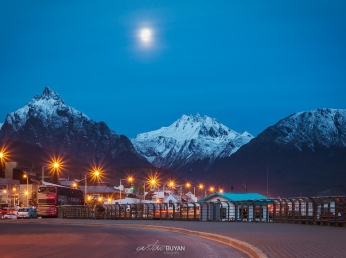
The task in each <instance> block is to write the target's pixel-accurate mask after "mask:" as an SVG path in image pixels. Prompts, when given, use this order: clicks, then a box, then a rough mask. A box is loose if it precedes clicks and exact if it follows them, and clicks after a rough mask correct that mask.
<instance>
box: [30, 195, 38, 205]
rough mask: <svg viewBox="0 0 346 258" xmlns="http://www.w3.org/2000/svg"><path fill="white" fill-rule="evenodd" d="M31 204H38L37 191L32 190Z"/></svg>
mask: <svg viewBox="0 0 346 258" xmlns="http://www.w3.org/2000/svg"><path fill="white" fill-rule="evenodd" d="M29 205H30V206H37V193H36V192H32V193H31V196H30V199H29Z"/></svg>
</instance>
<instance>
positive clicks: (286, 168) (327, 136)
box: [209, 108, 346, 196]
mask: <svg viewBox="0 0 346 258" xmlns="http://www.w3.org/2000/svg"><path fill="white" fill-rule="evenodd" d="M345 157H346V110H345V109H330V108H323V109H316V110H310V111H305V112H298V113H295V114H292V115H290V116H288V117H286V118H284V119H282V120H280V121H278V122H277V123H276V124H275V125H273V126H270V127H268V128H267V129H266V130H264V131H263V132H262V133H260V134H259V135H258V136H257V137H256V138H254V139H253V140H252V141H251V142H249V143H248V144H246V145H244V146H242V147H241V148H240V149H239V150H238V151H237V152H236V153H234V154H233V155H231V156H230V157H228V158H224V159H220V160H217V161H216V162H215V163H214V164H213V165H212V166H211V167H210V168H209V172H212V173H209V174H210V180H211V178H212V179H214V180H218V181H222V180H224V178H231V179H232V182H231V183H232V184H233V185H234V186H235V185H238V189H239V188H240V189H242V188H241V186H242V184H244V182H246V183H247V185H248V186H251V189H250V190H251V191H257V192H262V193H263V194H266V186H267V182H268V181H269V193H272V194H274V193H275V194H277V195H276V196H278V195H281V196H299V195H301V193H303V196H307V195H317V194H318V193H320V192H324V191H329V192H332V193H331V194H333V195H338V194H340V193H343V194H345V193H346V183H345V182H346V173H345V171H346V158H345ZM267 180H268V181H267ZM239 186H240V187H239ZM330 189H334V190H335V189H338V191H334V190H333V191H330ZM274 196H275V195H274Z"/></svg>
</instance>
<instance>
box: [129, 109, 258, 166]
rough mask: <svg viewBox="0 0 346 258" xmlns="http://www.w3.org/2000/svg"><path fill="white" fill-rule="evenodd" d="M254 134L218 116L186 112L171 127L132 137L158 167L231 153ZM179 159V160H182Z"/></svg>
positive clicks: (133, 141)
mask: <svg viewBox="0 0 346 258" xmlns="http://www.w3.org/2000/svg"><path fill="white" fill-rule="evenodd" d="M252 138H253V136H252V135H251V134H249V133H247V132H243V133H241V134H239V133H237V132H235V131H233V130H231V129H229V128H228V127H226V126H225V125H223V124H221V123H220V122H219V121H217V120H216V119H215V118H210V117H208V116H203V117H201V116H200V115H199V114H197V115H196V116H192V115H190V116H187V115H183V116H182V117H180V118H179V119H178V120H177V121H175V122H174V123H173V124H171V125H170V126H168V127H162V128H160V129H158V130H155V131H152V132H147V133H142V134H139V135H137V137H136V138H134V139H132V143H133V145H134V146H135V148H136V150H137V151H138V152H139V153H141V154H142V155H143V156H145V157H146V158H147V159H148V161H149V162H151V163H152V164H153V165H155V166H158V167H165V168H170V167H172V166H181V165H184V164H187V163H189V162H191V161H197V160H203V159H209V163H210V164H211V163H212V162H213V161H214V160H215V159H216V158H219V157H224V156H229V155H231V154H232V153H234V152H235V151H237V150H238V149H239V148H240V147H241V146H242V145H243V144H245V143H248V142H249V141H250V140H251V139H252ZM178 163H179V164H178Z"/></svg>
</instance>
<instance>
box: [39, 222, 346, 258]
mask: <svg viewBox="0 0 346 258" xmlns="http://www.w3.org/2000/svg"><path fill="white" fill-rule="evenodd" d="M35 221H36V220H35ZM40 222H47V223H54V224H55V223H56V224H60V223H76V224H79V223H81V224H105V225H107V224H110V225H112V224H114V225H122V224H123V225H125V224H130V225H134V224H139V225H156V226H165V227H174V228H182V229H188V230H193V231H200V232H206V233H213V234H219V235H222V236H227V237H231V238H234V239H237V240H240V241H244V242H247V243H249V244H251V245H253V246H255V247H257V248H259V249H260V250H262V251H263V252H264V253H265V254H267V255H268V257H271V258H277V257H284V258H288V257H311V258H318V257H320V258H326V257H333V258H334V257H335V258H336V257H340V258H341V257H342V258H344V257H346V244H345V243H346V228H341V227H328V226H313V225H298V224H280V223H247V222H194V221H165V220H162V221H161V220H148V221H145V220H137V221H134V220H83V219H82V220H79V219H42V220H40Z"/></svg>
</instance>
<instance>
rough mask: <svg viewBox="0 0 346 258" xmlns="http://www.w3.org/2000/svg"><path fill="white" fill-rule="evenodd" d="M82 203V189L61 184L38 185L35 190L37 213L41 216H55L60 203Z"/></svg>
mask: <svg viewBox="0 0 346 258" xmlns="http://www.w3.org/2000/svg"><path fill="white" fill-rule="evenodd" d="M82 204H84V195H83V191H82V190H80V189H75V188H70V187H66V186H61V185H46V186H40V187H39V188H38V191H37V213H38V215H39V216H41V217H57V216H58V206H60V205H82Z"/></svg>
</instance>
